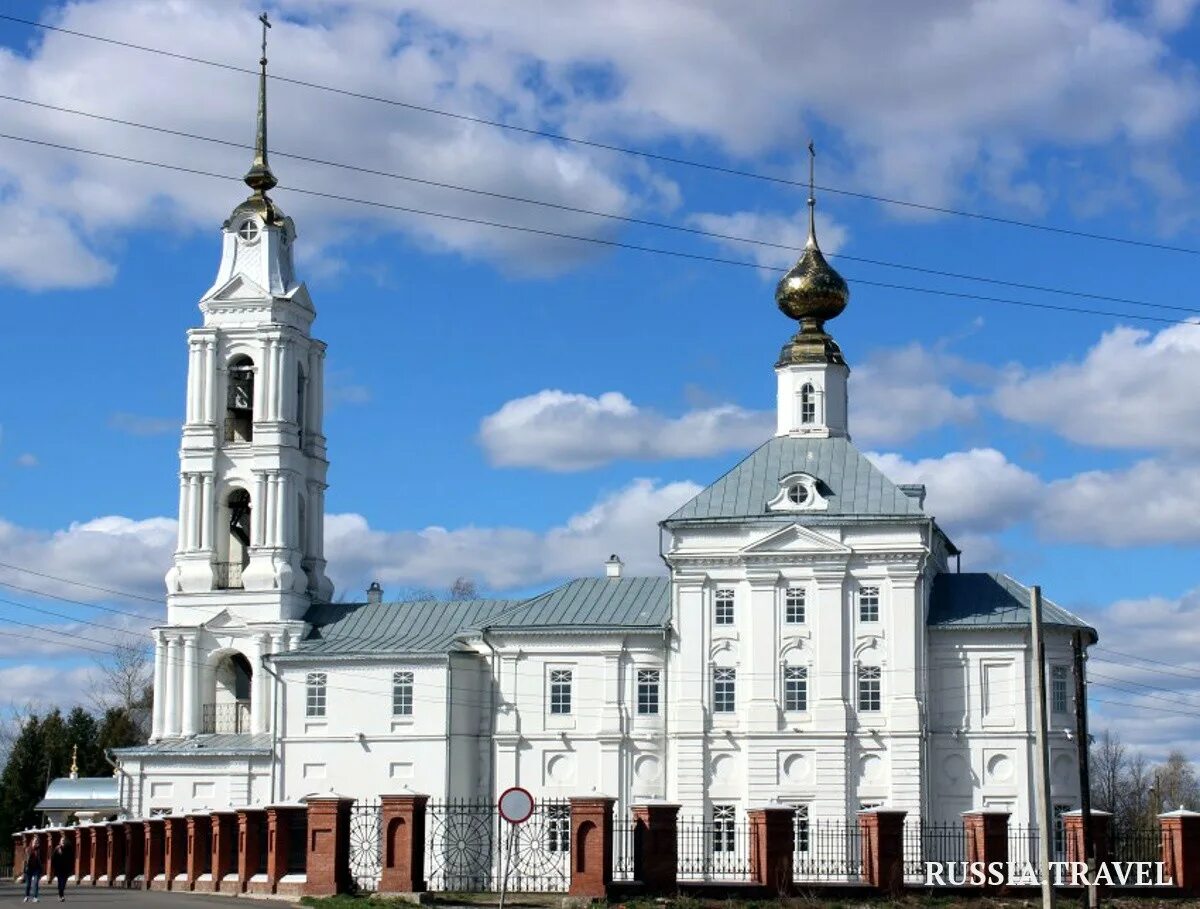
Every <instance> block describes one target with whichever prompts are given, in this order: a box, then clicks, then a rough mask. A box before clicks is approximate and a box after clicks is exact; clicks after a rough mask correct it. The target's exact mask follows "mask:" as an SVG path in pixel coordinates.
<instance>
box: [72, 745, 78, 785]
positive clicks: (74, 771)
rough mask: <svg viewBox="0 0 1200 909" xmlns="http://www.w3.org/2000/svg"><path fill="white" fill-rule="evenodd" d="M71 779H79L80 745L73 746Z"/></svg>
mask: <svg viewBox="0 0 1200 909" xmlns="http://www.w3.org/2000/svg"><path fill="white" fill-rule="evenodd" d="M71 779H73V780H77V779H79V746H78V745H72V746H71Z"/></svg>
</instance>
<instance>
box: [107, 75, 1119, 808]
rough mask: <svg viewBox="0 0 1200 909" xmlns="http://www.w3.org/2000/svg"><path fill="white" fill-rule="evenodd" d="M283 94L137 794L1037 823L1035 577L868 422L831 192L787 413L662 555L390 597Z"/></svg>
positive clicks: (791, 281) (237, 236) (1062, 668)
mask: <svg viewBox="0 0 1200 909" xmlns="http://www.w3.org/2000/svg"><path fill="white" fill-rule="evenodd" d="M265 92H266V89H265V79H264V80H263V81H262V82H261V83H260V96H259V114H258V142H257V151H256V155H255V159H254V163H253V166H252V167H251V169H250V171H249V173H248V174H247V176H246V183H247V184H248V185H249V186H250V188H251V190H252V192H251V194H250V196H249V198H247V199H246V200H245V201H244V202H242V203H241V204H239V205H237V206H236V207H235V208H234V209H233V211H232V213H231V214H230V216H229V219H228V220H227V221H226V222H225V223H224V225H223V228H222V248H221V262H220V265H219V267H218V269H217V275H216V279H215V281H214V282H213V284H212V286H211V287H210V288H209V289H208V290H207V291H206V292H205V293H204V295H203V296H202V297H201V300H200V311H201V313H202V315H203V324H202V325H201V326H199V327H197V328H193V329H191V330H190V331H189V332H188V379H187V400H186V421H185V423H184V426H183V436H182V445H181V449H180V486H179V539H178V548H177V550H176V553H175V556H174V564H173V565H172V566H170V569H169V571H168V572H167V575H166V585H167V611H166V616H165V620H164V621H163V623H162V624H161V625H160V626H158V627H157V628H155V630H154V638H155V644H156V650H155V654H156V656H155V668H154V687H155V697H154V717H153V735H152V737H151V741H150V743H149V744H148V745H146V746H143V747H136V748H126V749H122V750H120V751H119V752H118V753H117V758H118V761H119V774H118V776H119V778H120V781H121V799H122V802H123V804H124V807H125V809H126V811H127V812H128V813H130V814H131V815H133V816H140V815H151V814H158V813H162V812H166V811H169V810H173V811H176V812H184V811H188V810H193V809H198V808H220V807H226V806H242V805H265V804H271V803H279V802H285V801H295V800H297V799H300V798H303V797H304V796H305V795H309V794H312V793H327V792H329V791H331V790H332V791H336V792H338V793H340V794H345V795H350V796H354V797H356V798H362V799H373V798H376V797H377V796H378V795H379V794H381V793H391V792H403V791H415V792H421V793H426V794H428V795H430V796H431V797H433V798H435V799H439V800H440V799H451V798H454V799H459V798H469V799H480V800H482V799H493V798H494V797H495V796H496V794H497V793H498V792H499V791H501V790H503V789H504V788H506V787H508V786H510V785H514V784H519V785H522V786H525V787H526V788H528V789H530V790H531V791H532V792H533V793H534V795H535V796H537V797H550V796H568V795H585V794H590V793H594V792H600V793H605V794H608V795H612V796H615V797H616V798H617V799H618V805H617V811H618V813H619V815H618V816H622V814H623V813H624V812H626V811H627V809H628V807H629V806H630V805H632V804H634V803H636V802H639V801H643V800H647V799H668V800H671V801H674V802H678V803H680V804H681V805H682V806H683V807H682V813H683V814H684V815H685V816H688V817H693V818H710V819H711V818H715V817H735V816H736V817H743V816H744V815H743V814H742V812H743V811H744V809H746V808H748V807H749V806H752V805H755V804H758V803H762V802H765V801H772V800H778V801H783V802H787V803H793V804H795V805H796V806H797V808H798V809H799V810H802V811H805V812H807V814H808V816H810V817H813V818H831V819H832V818H837V819H842V818H846V817H848V816H851V815H852V814H853V812H855V811H856V810H858V809H860V808H862V807H868V806H874V805H886V806H889V807H894V808H900V809H906V810H907V811H908V812H909V814H910V816H916V817H922V818H924V819H926V820H929V821H935V822H938V821H955V820H957V819H958V817H959V814H960V813H961V812H963V811H965V810H968V809H971V808H981V807H995V808H1004V809H1007V810H1009V811H1011V812H1012V820H1013V822H1014V823H1029V822H1030V821H1031V819H1032V814H1033V811H1032V805H1033V801H1034V750H1033V717H1034V711H1033V707H1032V703H1031V698H1030V695H1029V692H1030V691H1031V690H1032V685H1033V672H1034V669H1033V662H1032V653H1031V646H1030V632H1029V620H1030V609H1029V605H1030V591H1029V590H1028V589H1027V588H1026V587H1024V586H1022V585H1021V584H1019V583H1017V582H1016V581H1014V580H1012V579H1011V578H1008V577H1006V576H1004V575H1002V574H979V573H959V572H958V571H957V570H956V567H955V564H956V556H957V555H958V550H957V549H956V548H955V546H954V544H953V543H952V542H951V541H950V539H949V538H948V537H947V536H946V534H945V532H944V531H943V530H942V528H940V527H939V526H938V523H937V521H936V519H935V518H934V516H933V515H931V514H929V513H928V512H926V511H925V509H924V498H925V490H924V488H923V487H921V486H905V485H897V484H895V483H893V482H891V481H890V480H889V479H888V478H887V477H886V476H884V474H883V473H882V472H881V471H880V470H879V469H878V468H877V467H876V466H875V465H874V464H872V463H871V461H869V460H868V459H867V458H866V457H865V456H864V455H863V454H862V453H861V452H860V451H859V450H858V449H857V448H855V446H854V444H853V442H852V441H851V434H850V421H849V416H850V413H851V409H850V406H849V392H850V387H849V378H850V369H849V367H848V366H847V365H846V361H845V359H844V357H843V355H842V352H841V349H840V348H839V346H838V345H837V343H836V342H835V341H834V340H833V338H832V337H831V336H830V335H829V334H828V333H827V332H826V330H825V325H826V322H827V321H829V320H832V319H833V318H834V317H836V316H837V315H838V314H839V313H841V311H842V310H843V309H844V307H845V306H846V304H847V302H848V299H849V291H848V288H847V286H846V284H845V282H844V281H843V280H842V278H841V277H840V276H839V275H838V274H837V273H836V272H835V271H834V270H833V269H832V268H831V267H830V266H829V265H828V264H827V262H826V260H825V258H824V256H823V255H822V254H821V251H820V249H819V247H818V245H817V240H816V234H815V229H814V228H813V225H812V222H811V218H810V227H809V230H810V233H809V240H808V244H807V246H806V248H805V249H804V251H803V254H802V256H801V257H800V260H799V261H798V262H797V264H796V265H795V266H794V267H793V268H792V270H791V271H789V272H788V274H787V275H786V276H785V277H784V278H783V280H782V281H780V283H779V286H778V290H777V292H776V301H777V303H778V305H779V308H780V309H781V310H782V311H783V312H784V314H785V315H786V316H788V317H789V318H790V319H792V320H795V321H797V322H798V323H799V330H798V331H797V332H796V333H795V335H794V336H793V337H791V339H790V340H788V341H787V343H786V344H785V345H784V347H783V350H782V352H781V354H780V356H779V358H778V360H777V361H776V362H775V366H774V372H775V387H776V397H777V409H778V419H777V425H776V429H775V434H774V436H773V437H772V438H769V439H766V440H765V441H764V442H763V444H762V445H761V446H760V447H759V448H757V449H756V450H755V451H753V452H751V453H749V454H748V455H747V456H746V457H745V458H744V459H743V460H741V461H740V462H739V463H737V464H736V465H735V466H734V467H733V468H732V469H731V470H729V472H728V473H726V474H725V475H724V476H722V477H719V478H718V479H716V480H715V481H714V482H713V483H712V484H711V485H710V486H708V487H707V488H706V489H704V490H703V491H702V492H700V493H699V494H698V495H697V496H695V498H693V499H692V500H691V501H689V502H687V503H686V504H685V505H683V507H681V508H680V509H679V510H678V511H676V512H675V513H674V514H670V515H664V516H663V520H662V521H661V524H660V527H661V530H662V534H661V536H662V540H663V548H662V558H663V561H664V563H665V569H666V570H665V572H664V573H663V574H662V575H660V576H654V577H629V576H626V575H625V574H624V573H623V571H622V564H621V562H620V560H619V559H617V558H616V557H612V558H609V559H608V561H607V563H605V562H604V559H605V557H607V556H608V553H597V560H596V567H597V574H596V576H595V577H587V578H578V579H575V580H572V581H569V582H567V583H565V584H563V585H561V586H559V587H556V588H554V589H551V590H548V591H546V592H545V593H543V594H541V595H539V596H535V597H533V598H530V599H521V600H506V599H469V600H453V601H426V602H388V601H387V600H386V597H384V596H383V591H381V590H379V589H378V586H377V585H373V587H372V590H371V591H368V594H367V598H366V601H365V602H357V603H340V602H333V589H332V585H331V584H330V582H329V580H328V578H327V576H326V563H325V558H324V554H323V549H322V538H323V519H324V510H325V490H326V470H327V467H328V461H327V458H326V440H325V436H324V434H323V426H322V411H323V399H322V387H323V363H324V357H325V344H324V343H323V342H321V341H319V340H317V339H316V338H314V337H313V335H312V334H311V328H312V325H313V321H314V319H315V317H316V310H315V308H314V306H313V302H312V300H311V298H310V296H309V292H308V289H307V288H306V287H305V285H304V284H303V283H302V282H300V281H299V280H298V279H297V277H296V273H295V270H294V267H293V246H294V243H295V240H296V229H295V226H294V224H293V222H292V220H291V219H290V218H288V217H287V216H286V215H284V214H283V212H282V211H280V210H279V208H278V207H277V206H276V205H275V203H274V202H273V201H272V200H271V199H270V197H269V196H268V192H269V191H270V190H271V189H272V188H273V187H274V186H275V184H276V181H275V177H274V175H273V174H272V172H271V169H270V167H269V165H268V161H267V144H266V96H265ZM809 204H810V206H811V205H812V204H813V203H812V200H811V198H810V200H809ZM810 211H811V209H810ZM766 317H767V316H766V314H765V306H764V318H766ZM764 359H765V358H764ZM763 380H764V390H765V385H766V381H767V370H766V363H765V362H764V364H763ZM1045 618H1046V622H1047V648H1046V649H1047V659H1048V663H1049V668H1048V674H1049V679H1050V686H1049V687H1050V691H1049V704H1048V705H1047V706H1048V709H1049V711H1050V713H1049V717H1050V728H1051V730H1052V731H1051V736H1050V739H1051V741H1050V747H1051V758H1050V770H1051V772H1050V775H1051V786H1052V799H1053V802H1054V804H1055V806H1056V809H1057V810H1065V809H1066V808H1074V807H1077V805H1078V797H1079V790H1078V774H1077V767H1076V757H1075V742H1073V741H1072V740H1070V737H1069V735H1068V734H1067V733H1066V732H1065V728H1066V727H1068V726H1071V725H1072V711H1073V702H1072V686H1071V685H1070V684H1069V680H1070V678H1071V673H1070V659H1071V654H1070V638H1071V635H1072V634H1073V633H1074V632H1075V631H1078V630H1082V631H1083V633H1084V635H1085V640H1086V641H1087V642H1088V643H1091V642H1094V641H1095V632H1094V631H1093V630H1092V629H1090V628H1087V627H1086V626H1085V625H1084V623H1083V622H1081V621H1080V620H1079V619H1078V618H1076V617H1075V616H1073V615H1071V614H1070V613H1068V612H1066V611H1065V610H1063V609H1061V608H1059V607H1057V606H1055V605H1053V604H1052V603H1049V602H1048V603H1046V606H1045Z"/></svg>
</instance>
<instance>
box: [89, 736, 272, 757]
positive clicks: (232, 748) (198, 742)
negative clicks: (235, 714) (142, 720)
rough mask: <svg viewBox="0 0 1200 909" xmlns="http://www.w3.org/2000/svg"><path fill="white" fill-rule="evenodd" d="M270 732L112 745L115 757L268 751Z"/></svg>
mask: <svg viewBox="0 0 1200 909" xmlns="http://www.w3.org/2000/svg"><path fill="white" fill-rule="evenodd" d="M270 753H271V734H270V733H269V732H264V733H256V734H240V735H239V734H235V733H217V734H215V735H212V734H206V735H193V736H188V737H187V738H178V739H175V738H172V739H163V740H162V741H159V742H151V743H150V744H148V745H136V746H134V747H132V748H114V749H113V754H115V755H117V756H118V757H148V756H153V755H156V754H176V755H184V754H190V755H197V756H207V755H212V756H224V755H230V754H270Z"/></svg>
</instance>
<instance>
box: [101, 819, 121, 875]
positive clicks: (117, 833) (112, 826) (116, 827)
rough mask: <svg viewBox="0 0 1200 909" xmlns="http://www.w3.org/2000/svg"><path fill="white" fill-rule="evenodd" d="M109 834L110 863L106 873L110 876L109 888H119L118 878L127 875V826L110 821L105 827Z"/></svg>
mask: <svg viewBox="0 0 1200 909" xmlns="http://www.w3.org/2000/svg"><path fill="white" fill-rule="evenodd" d="M104 829H105V830H106V831H107V832H108V863H107V867H106V868H105V872H106V874H107V876H108V886H110V887H115V886H117V878H119V877H123V876H124V874H125V825H124V824H123V823H121V822H120V821H110V822H109V823H107V824H105V825H104Z"/></svg>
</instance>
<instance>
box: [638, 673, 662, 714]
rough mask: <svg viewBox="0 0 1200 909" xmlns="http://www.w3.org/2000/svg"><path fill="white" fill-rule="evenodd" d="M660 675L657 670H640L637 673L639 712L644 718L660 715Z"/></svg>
mask: <svg viewBox="0 0 1200 909" xmlns="http://www.w3.org/2000/svg"><path fill="white" fill-rule="evenodd" d="M659 678H660V673H659V671H658V670H657V669H639V670H638V673H637V712H638V713H639V714H641V715H642V716H653V715H655V714H657V713H658V680H659Z"/></svg>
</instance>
